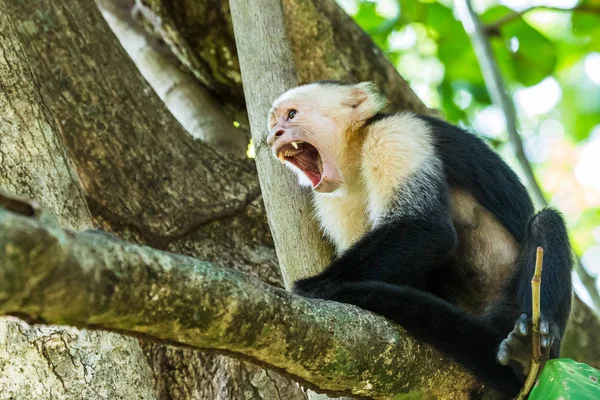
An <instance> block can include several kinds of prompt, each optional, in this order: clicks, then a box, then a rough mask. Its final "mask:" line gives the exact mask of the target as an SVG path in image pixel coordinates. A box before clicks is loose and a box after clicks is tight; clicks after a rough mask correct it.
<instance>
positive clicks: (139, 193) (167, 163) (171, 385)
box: [0, 0, 304, 399]
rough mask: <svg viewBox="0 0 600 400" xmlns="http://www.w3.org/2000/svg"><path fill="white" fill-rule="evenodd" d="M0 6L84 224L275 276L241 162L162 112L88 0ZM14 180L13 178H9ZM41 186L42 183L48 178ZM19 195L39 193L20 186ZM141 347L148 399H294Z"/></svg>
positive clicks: (258, 379)
mask: <svg viewBox="0 0 600 400" xmlns="http://www.w3.org/2000/svg"><path fill="white" fill-rule="evenodd" d="M0 4H1V5H2V16H3V17H4V18H6V20H10V21H19V26H20V27H21V29H20V30H19V31H17V32H15V34H16V36H17V37H18V38H10V39H11V41H12V42H16V41H17V40H19V41H20V42H21V43H22V45H23V51H22V52H21V53H24V54H26V57H27V62H28V63H29V64H28V65H27V67H28V68H30V69H31V70H33V72H34V73H35V75H36V76H37V78H38V81H39V87H36V89H37V90H38V91H39V93H40V95H41V96H42V98H43V100H44V104H46V105H47V106H48V108H49V110H50V111H51V112H52V114H53V115H55V116H56V120H57V123H58V125H59V126H58V128H57V129H58V130H59V131H60V133H61V134H62V139H63V141H64V144H65V146H66V147H67V149H68V152H69V154H70V155H71V157H72V160H73V163H74V165H75V167H76V170H77V173H78V177H79V181H80V182H81V184H82V186H83V189H84V195H85V199H86V200H87V203H88V204H89V206H90V209H91V214H92V217H93V221H94V225H95V226H98V227H101V228H102V229H105V230H110V231H113V232H115V233H117V234H118V235H119V236H122V237H124V238H128V239H131V240H135V241H138V242H141V243H148V244H151V245H153V246H155V247H158V248H163V249H169V250H171V251H174V252H178V253H184V254H189V255H194V256H197V257H200V258H204V259H207V260H210V261H213V262H215V263H217V264H219V265H222V266H227V267H233V268H239V269H240V270H243V271H245V272H249V273H251V274H253V275H256V276H260V277H261V278H262V279H264V280H265V281H267V282H269V283H273V284H279V285H281V279H280V277H279V273H278V270H277V263H276V257H275V253H274V250H273V247H272V246H273V245H272V239H271V238H270V235H269V230H268V225H267V223H266V220H265V218H264V210H263V207H262V201H261V199H260V196H259V188H258V182H257V179H256V174H255V171H254V167H253V163H252V161H251V160H243V161H240V160H238V159H226V158H223V157H222V156H221V155H220V154H219V153H217V152H215V151H214V150H212V149H210V148H209V147H207V146H206V145H204V144H203V143H202V142H200V141H196V140H194V139H193V138H192V137H191V136H189V135H188V134H187V133H186V132H185V131H184V130H183V129H182V128H181V127H180V126H179V124H177V123H176V122H175V121H174V120H173V118H172V117H171V115H170V114H169V113H168V111H166V110H165V107H164V104H163V103H162V102H161V101H160V100H159V99H158V98H157V97H156V96H154V95H153V94H152V93H153V91H152V89H151V88H150V87H149V86H148V85H147V84H146V83H145V82H144V81H143V79H142V78H141V77H140V75H139V72H138V71H137V69H136V68H135V66H134V65H133V64H132V63H131V61H130V60H129V57H128V56H127V54H126V53H125V52H124V51H123V50H122V48H121V47H120V45H119V44H118V42H117V41H116V39H115V37H114V35H113V34H112V32H111V31H110V29H109V28H108V26H107V25H106V23H105V22H104V20H103V18H102V16H101V15H100V13H99V11H98V10H97V8H96V6H95V4H94V2H93V1H91V0H88V1H77V2H67V1H59V2H41V3H40V2H37V1H19V2H14V1H8V0H0ZM5 31H6V30H5V29H3V30H2V32H5ZM11 41H8V42H7V41H6V40H3V44H5V43H11ZM20 57H23V54H21V55H20ZM9 70H10V69H9ZM21 148H22V147H21ZM22 149H23V154H27V151H25V149H24V148H22ZM29 151H30V152H31V151H33V150H29ZM51 158H52V159H54V157H51ZM49 170H50V171H51V170H52V169H49ZM73 176H75V175H73ZM46 182H53V180H46ZM20 185H21V181H19V180H15V182H14V185H13V187H17V186H20ZM13 187H8V189H10V190H12V189H13ZM47 190H48V191H52V190H53V189H52V186H51V185H50V184H49V183H47ZM21 193H23V192H21ZM23 194H25V195H27V196H32V197H39V196H37V194H36V192H31V191H29V192H27V191H26V192H24V193H23ZM80 197H81V195H80ZM57 204H60V203H57ZM84 205H85V203H84ZM74 219H76V220H79V218H74ZM88 221H89V216H88ZM89 225H91V224H90V223H89V222H88V223H87V224H80V225H76V227H78V228H79V227H82V226H89ZM98 336H102V334H98ZM129 340H131V339H129ZM133 343H135V342H133ZM53 345H55V343H54V342H53ZM123 347H124V346H123ZM143 348H144V352H145V354H146V358H147V360H148V361H149V363H150V366H151V369H152V373H153V376H154V380H155V387H154V388H152V387H151V386H152V385H151V384H150V383H149V382H151V381H152V380H151V379H150V378H148V377H147V375H146V376H145V378H144V380H142V379H140V385H141V384H142V383H146V385H145V390H146V391H147V392H148V391H151V392H152V393H156V396H157V397H159V398H172V399H189V398H197V399H277V398H281V399H295V398H303V397H304V395H303V393H302V392H301V391H300V389H298V388H297V387H296V386H295V385H294V384H293V383H291V382H290V381H288V380H286V379H283V378H281V377H280V376H279V375H277V374H276V373H273V372H270V371H264V370H262V369H261V368H258V367H255V366H252V365H248V364H246V363H243V362H240V361H238V360H233V359H230V358H228V357H223V356H213V355H204V354H202V353H200V352H198V351H193V350H182V349H175V348H172V347H169V346H165V345H153V344H148V343H144V344H143ZM95 351H96V352H100V350H95ZM73 352H74V351H72V352H71V353H73ZM63 353H64V354H65V355H67V354H69V353H67V352H65V351H63ZM137 353H139V350H138V351H137ZM132 354H136V353H135V352H132ZM115 362H116V361H115ZM77 365H78V366H79V365H80V364H77ZM132 365H136V363H135V362H132ZM145 368H146V370H145V371H146V373H147V372H148V371H147V369H148V367H147V366H145ZM117 375H122V372H121V371H115V372H112V371H111V373H106V374H105V375H104V376H102V379H104V382H99V383H102V384H103V385H104V386H106V387H109V386H110V382H111V380H112V381H115V382H116V381H118V378H119V376H117ZM30 376H31V377H32V380H33V379H34V378H33V377H37V375H36V373H32V374H30ZM97 378H98V379H99V380H100V376H97ZM6 379H10V378H8V377H7V378H6ZM35 379H36V380H37V378H35ZM140 385H137V387H139V386H140ZM125 386H127V387H128V389H129V390H132V391H133V390H134V388H136V385H134V384H129V385H125ZM100 393H102V392H100ZM138 393H142V394H143V393H144V390H142V389H139V390H138ZM90 396H91V395H90ZM117 397H119V396H116V395H115V396H109V398H117ZM134 397H135V396H133V395H132V396H129V395H124V396H122V398H134ZM39 398H44V397H39ZM88 398H97V397H94V396H91V397H88Z"/></svg>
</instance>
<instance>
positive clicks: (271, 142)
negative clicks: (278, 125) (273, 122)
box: [267, 129, 285, 146]
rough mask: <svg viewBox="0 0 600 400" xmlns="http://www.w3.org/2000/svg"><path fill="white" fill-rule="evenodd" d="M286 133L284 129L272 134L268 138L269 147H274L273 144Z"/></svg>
mask: <svg viewBox="0 0 600 400" xmlns="http://www.w3.org/2000/svg"><path fill="white" fill-rule="evenodd" d="M284 133H285V130H283V129H279V130H277V131H275V132H273V133H271V134H270V135H269V136H268V137H267V144H268V145H269V146H273V143H275V138H278V137H279V136H281V135H283V134H284Z"/></svg>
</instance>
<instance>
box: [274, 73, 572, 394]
mask: <svg viewBox="0 0 600 400" xmlns="http://www.w3.org/2000/svg"><path fill="white" fill-rule="evenodd" d="M385 104H386V102H385V99H383V98H382V96H381V95H380V94H379V92H378V91H377V89H376V88H375V87H374V85H373V84H370V83H360V84H356V85H345V84H342V83H339V82H333V81H322V82H316V83H312V84H309V85H305V86H300V87H297V88H294V89H292V90H290V91H288V92H286V93H285V94H283V95H282V96H281V97H280V98H278V99H277V100H275V102H274V103H273V107H272V108H271V110H270V112H269V116H268V129H269V135H268V137H267V144H268V145H269V146H270V148H271V149H272V151H273V155H274V156H275V157H277V158H279V159H280V160H281V161H282V162H283V163H285V165H286V166H288V167H289V168H290V169H291V170H293V171H294V172H295V173H297V175H298V178H299V180H300V184H301V185H305V186H309V187H311V188H312V190H313V192H314V206H315V210H316V214H317V217H318V220H319V221H320V224H321V226H322V228H323V230H324V232H325V234H326V236H327V237H328V238H329V239H330V240H331V241H332V242H333V243H334V244H335V247H336V249H337V253H338V254H337V257H336V259H335V260H334V261H333V262H332V263H331V265H329V266H328V267H327V269H325V271H323V272H322V273H321V274H319V275H317V276H314V277H311V278H308V279H302V280H299V281H297V282H296V283H295V286H294V291H295V292H296V293H298V294H301V295H304V296H307V297H312V298H320V299H329V300H335V301H340V302H344V303H349V304H354V305H357V306H359V307H362V308H364V309H366V310H371V311H373V312H375V313H378V314H381V315H383V316H385V317H387V318H389V319H391V320H393V321H395V322H397V323H398V324H400V325H401V326H402V327H404V328H405V329H406V330H407V331H408V332H410V333H411V334H413V335H414V336H415V337H417V338H419V339H421V340H423V341H425V342H427V343H430V344H431V345H433V346H434V347H436V348H437V349H438V350H440V351H441V352H442V353H444V354H446V355H447V356H449V357H451V358H453V359H454V360H456V361H457V362H459V363H460V364H462V365H464V366H465V367H466V368H467V369H469V370H470V371H472V372H473V373H474V374H475V375H476V376H478V377H479V378H480V379H482V380H483V381H484V382H487V383H488V384H490V385H491V386H492V387H494V388H495V389H497V390H499V391H500V392H502V393H504V394H505V395H508V396H514V395H516V394H517V393H518V391H519V389H520V388H521V385H522V383H523V380H524V372H525V373H526V372H527V369H525V370H524V368H528V364H529V362H530V357H531V338H530V331H531V286H530V282H531V277H532V276H533V270H534V264H535V254H536V248H537V247H538V246H542V247H543V248H544V250H545V252H544V268H543V274H542V285H541V310H542V320H541V326H540V330H541V334H542V339H541V345H542V347H543V350H544V352H545V353H546V355H549V357H557V356H558V355H559V349H560V343H561V338H562V335H563V333H564V331H565V326H566V323H567V319H568V316H569V312H570V309H571V267H572V254H571V248H570V245H569V240H568V235H567V230H566V227H565V223H564V221H563V219H562V217H561V215H560V214H559V213H558V212H557V211H555V210H553V209H550V208H546V209H544V210H542V211H540V212H538V213H534V208H533V205H532V202H531V200H530V198H529V196H528V194H527V191H526V190H525V188H524V187H523V185H522V184H521V183H520V181H519V179H518V177H517V175H516V174H515V173H514V172H513V171H512V170H511V169H510V168H509V167H508V166H507V165H506V164H505V163H504V161H502V159H501V158H500V157H499V156H498V155H497V154H496V153H494V152H493V151H492V150H491V149H490V148H489V147H488V146H487V145H486V144H485V143H484V142H483V141H482V140H480V139H479V138H477V137H476V136H474V135H472V134H470V133H468V132H466V131H464V130H462V129H460V128H458V127H456V126H453V125H450V124H448V123H445V122H443V121H441V120H438V119H435V118H431V117H426V116H421V115H416V114H413V113H408V112H404V113H400V114H393V115H384V114H380V113H379V111H380V110H381V109H382V108H383V107H384V106H385Z"/></svg>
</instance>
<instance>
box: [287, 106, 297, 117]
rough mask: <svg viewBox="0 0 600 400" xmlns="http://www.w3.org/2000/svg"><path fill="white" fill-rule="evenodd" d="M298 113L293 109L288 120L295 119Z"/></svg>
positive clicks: (289, 112)
mask: <svg viewBox="0 0 600 400" xmlns="http://www.w3.org/2000/svg"><path fill="white" fill-rule="evenodd" d="M297 112H298V111H296V110H294V109H293V108H292V109H291V110H290V111H288V115H287V117H288V119H294V117H295V116H296V113H297Z"/></svg>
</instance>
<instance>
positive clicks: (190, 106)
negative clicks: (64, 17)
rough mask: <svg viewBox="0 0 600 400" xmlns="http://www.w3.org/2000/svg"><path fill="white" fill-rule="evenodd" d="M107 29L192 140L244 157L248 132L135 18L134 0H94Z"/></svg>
mask: <svg viewBox="0 0 600 400" xmlns="http://www.w3.org/2000/svg"><path fill="white" fill-rule="evenodd" d="M96 3H98V5H99V6H100V8H101V10H102V14H103V16H104V18H105V19H106V21H107V22H108V24H109V26H110V28H111V29H112V31H113V32H114V33H115V35H116V36H117V38H118V39H119V42H120V43H121V45H123V48H124V49H125V50H126V51H127V54H129V56H130V57H131V59H132V60H133V62H134V63H135V65H136V66H137V67H138V69H139V70H140V73H141V74H142V75H143V76H144V78H145V79H146V81H148V83H149V84H150V85H151V86H152V88H153V89H154V90H155V91H156V94H157V95H158V97H159V98H160V99H161V100H162V101H163V102H164V103H165V105H166V106H167V108H168V109H169V111H170V112H171V113H172V114H173V116H174V117H175V118H176V119H177V121H179V123H180V124H181V125H182V126H183V128H184V129H185V130H186V131H187V132H189V133H190V134H191V135H192V136H193V137H194V138H196V139H201V140H202V141H204V142H206V143H207V144H208V145H210V146H211V147H213V148H215V149H217V150H219V151H221V152H223V153H227V154H232V155H235V156H237V157H241V158H245V157H246V150H247V148H248V141H249V138H250V134H249V132H247V131H246V130H244V129H241V128H235V127H234V125H233V121H232V120H231V118H229V117H228V116H227V115H226V114H225V113H224V112H223V110H221V107H220V105H219V102H218V101H217V100H216V99H215V97H214V96H213V95H212V94H211V93H210V92H209V91H208V89H206V88H205V87H204V86H202V84H201V83H200V82H199V81H198V80H197V79H196V78H195V77H194V76H193V75H192V74H191V73H189V71H186V70H185V69H183V68H181V63H180V62H179V60H178V59H177V58H176V57H175V56H174V55H173V54H172V53H171V52H170V51H169V49H168V47H167V46H166V45H165V44H164V42H162V41H161V40H160V39H157V38H156V37H154V36H152V35H150V34H148V33H147V32H146V30H145V29H144V27H143V26H142V24H140V23H139V22H138V21H136V20H135V19H134V16H133V14H134V12H132V9H134V7H133V5H134V0H96Z"/></svg>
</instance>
